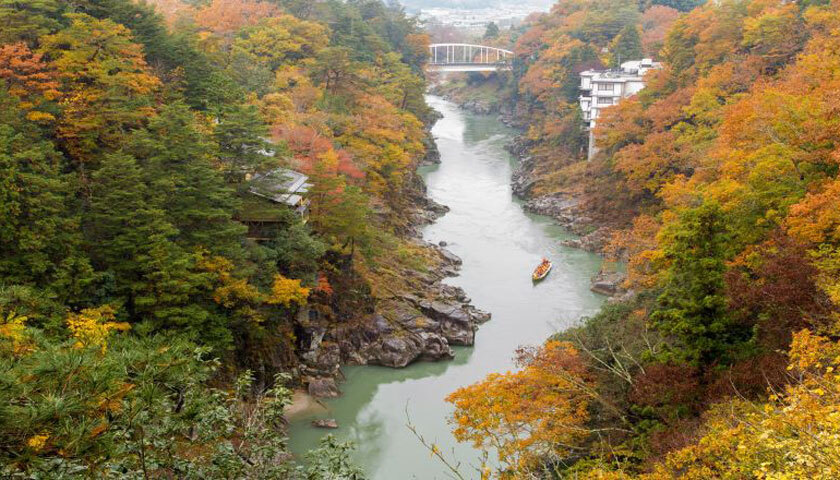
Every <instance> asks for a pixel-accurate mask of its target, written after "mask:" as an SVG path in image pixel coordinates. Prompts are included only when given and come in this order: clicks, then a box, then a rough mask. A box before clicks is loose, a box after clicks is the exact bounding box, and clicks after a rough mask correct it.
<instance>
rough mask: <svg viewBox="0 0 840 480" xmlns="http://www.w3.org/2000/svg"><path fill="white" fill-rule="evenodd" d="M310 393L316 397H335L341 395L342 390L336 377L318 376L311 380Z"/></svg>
mask: <svg viewBox="0 0 840 480" xmlns="http://www.w3.org/2000/svg"><path fill="white" fill-rule="evenodd" d="M309 394H310V395H312V396H313V397H316V398H334V397H338V396H339V395H341V391H340V390H339V389H338V385H336V383H335V379H334V378H331V377H318V378H312V379H310V380H309Z"/></svg>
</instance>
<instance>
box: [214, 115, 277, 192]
mask: <svg viewBox="0 0 840 480" xmlns="http://www.w3.org/2000/svg"><path fill="white" fill-rule="evenodd" d="M213 137H214V138H215V140H216V142H217V143H218V145H219V162H220V163H221V166H222V170H223V172H224V176H225V180H226V181H227V183H228V184H231V185H240V184H242V183H243V182H244V181H245V179H246V177H247V175H249V174H254V173H258V172H261V171H265V170H266V169H268V168H270V167H272V166H275V165H276V163H277V162H276V161H275V159H274V158H273V156H272V145H271V144H270V143H269V142H268V141H266V137H268V127H267V126H266V125H265V122H263V121H262V119H261V118H260V115H259V111H257V108H256V107H255V106H253V105H235V106H232V107H228V108H226V109H224V110H223V111H222V114H221V116H220V117H219V124H218V125H217V126H216V130H215V131H214V132H213Z"/></svg>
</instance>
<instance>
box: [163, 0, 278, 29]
mask: <svg viewBox="0 0 840 480" xmlns="http://www.w3.org/2000/svg"><path fill="white" fill-rule="evenodd" d="M156 1H160V0H156ZM281 13H282V10H281V9H280V7H278V6H277V5H275V4H273V3H270V2H261V1H257V0H213V1H212V2H211V3H210V4H209V5H207V6H206V7H204V8H202V9H200V10H198V11H197V12H196V13H195V15H194V19H195V22H196V24H197V25H198V26H200V27H202V28H204V29H207V30H210V31H212V32H213V33H215V34H217V35H232V34H233V33H234V32H236V31H237V30H239V29H240V28H242V27H247V26H253V25H256V24H257V23H259V22H260V20H262V19H265V18H269V17H272V16H275V15H280V14H281Z"/></svg>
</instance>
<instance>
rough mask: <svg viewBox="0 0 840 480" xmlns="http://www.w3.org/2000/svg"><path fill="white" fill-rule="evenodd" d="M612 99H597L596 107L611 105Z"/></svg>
mask: <svg viewBox="0 0 840 480" xmlns="http://www.w3.org/2000/svg"><path fill="white" fill-rule="evenodd" d="M612 104H613V99H612V98H610V97H598V105H612Z"/></svg>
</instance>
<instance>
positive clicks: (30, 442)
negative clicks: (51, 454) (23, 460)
mask: <svg viewBox="0 0 840 480" xmlns="http://www.w3.org/2000/svg"><path fill="white" fill-rule="evenodd" d="M49 438H50V435H49V434H48V433H47V432H43V433H39V434H37V435H33V436H31V437H29V438H27V439H26V446H27V447H29V448H31V449H32V450H34V451H36V452H40V451H41V450H43V449H44V447H45V446H46V445H47V440H49Z"/></svg>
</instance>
